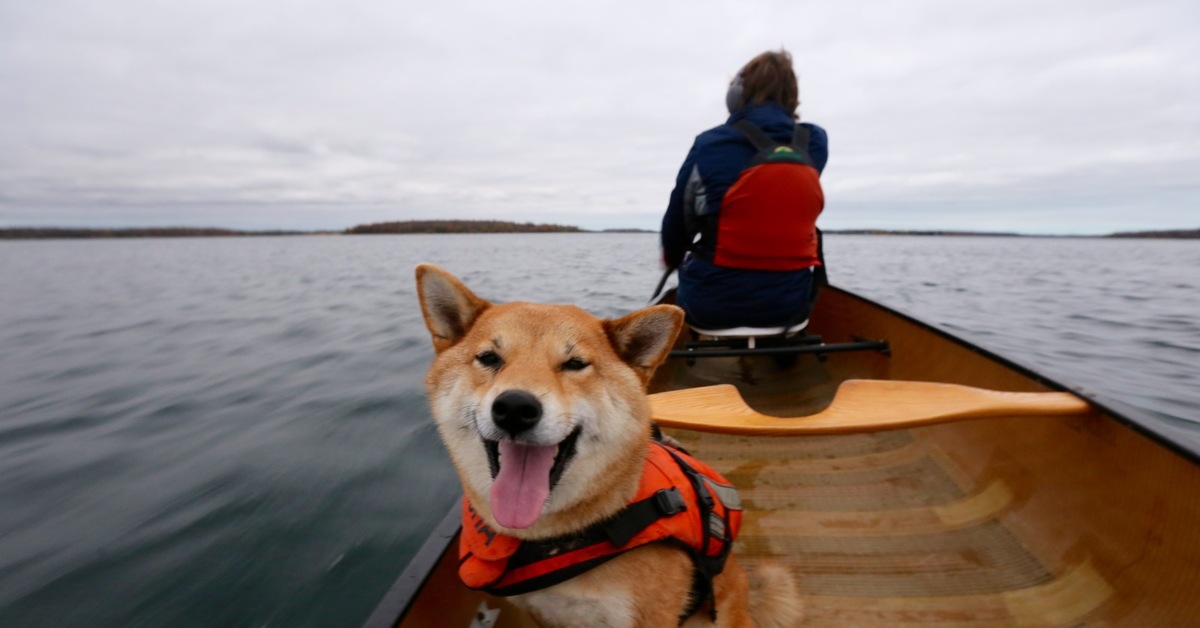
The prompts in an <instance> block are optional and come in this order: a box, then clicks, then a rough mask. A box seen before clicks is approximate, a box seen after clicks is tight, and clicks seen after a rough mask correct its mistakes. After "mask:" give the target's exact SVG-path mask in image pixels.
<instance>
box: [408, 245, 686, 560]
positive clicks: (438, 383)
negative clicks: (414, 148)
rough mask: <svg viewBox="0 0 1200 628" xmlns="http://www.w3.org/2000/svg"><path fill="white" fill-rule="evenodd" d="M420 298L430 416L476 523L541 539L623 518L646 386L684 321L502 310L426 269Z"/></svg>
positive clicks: (640, 455) (644, 424)
mask: <svg viewBox="0 0 1200 628" xmlns="http://www.w3.org/2000/svg"><path fill="white" fill-rule="evenodd" d="M417 291H418V294H419V295H420V300H421V312H422V313H423V314H424V315H425V324H426V326H427V327H428V328H429V333H430V334H431V335H432V336H433V346H434V349H435V351H436V352H437V357H436V358H435V359H434V362H433V365H432V366H431V367H430V369H429V375H428V377H427V378H426V386H427V388H428V390H429V399H430V405H431V406H432V409H433V414H434V417H435V418H436V420H437V423H438V430H439V432H440V433H441V436H442V439H443V441H445V443H446V447H447V449H448V450H449V452H450V456H451V459H452V460H453V461H454V464H455V467H456V468H457V469H458V472H459V475H460V476H461V478H462V481H463V487H464V489H465V490H466V493H467V497H468V499H469V500H470V501H471V503H472V504H473V505H474V506H475V508H476V509H477V510H478V511H479V512H480V514H482V515H483V516H484V518H485V519H487V520H489V521H490V522H492V523H495V524H498V525H499V526H500V527H501V528H503V529H506V530H508V531H510V533H514V534H515V535H517V536H522V533H521V532H522V531H524V530H526V529H530V530H531V531H535V530H536V532H535V533H532V534H529V535H528V536H541V535H542V534H541V533H543V532H544V533H547V534H552V533H558V532H551V530H559V531H561V530H560V529H561V528H562V527H563V526H567V527H568V528H569V527H571V526H575V527H582V526H581V525H580V524H581V523H582V524H583V525H586V523H589V522H590V521H586V520H589V519H594V518H597V517H600V516H604V515H607V514H611V512H605V511H609V510H611V511H612V512H615V510H616V509H618V508H620V507H621V506H622V505H623V504H624V502H625V500H627V499H629V498H630V497H631V496H632V490H633V489H635V488H636V484H637V480H636V478H637V477H639V476H640V473H641V461H642V460H643V459H644V456H645V443H646V439H647V437H648V430H649V406H648V404H647V401H646V395H645V387H646V383H647V382H648V381H649V379H650V376H651V375H652V374H653V373H654V369H655V368H656V367H657V366H658V365H659V364H660V363H661V362H662V361H663V360H664V359H665V358H666V355H667V352H668V351H669V350H670V348H671V345H672V343H673V342H674V340H675V336H676V335H677V334H678V333H679V329H680V327H681V326H682V324H683V312H682V310H680V309H679V308H677V307H675V306H671V305H659V306H654V307H648V308H645V309H643V310H639V311H637V312H634V313H632V314H629V315H627V316H624V317H622V318H618V319H614V320H601V319H598V318H596V317H594V316H592V315H590V314H588V313H587V312H584V311H583V310H581V309H579V308H577V307H574V306H570V305H542V304H534V303H507V304H499V305H496V304H491V303H489V302H487V301H485V300H483V299H481V298H479V297H477V296H475V294H473V293H472V292H471V291H470V290H469V289H467V287H466V286H464V285H463V283H462V282H461V281H459V280H458V279H457V278H456V277H454V276H453V275H451V274H450V273H447V272H446V271H444V270H442V269H440V268H438V267H437V266H433V265H429V264H421V265H419V266H417ZM614 493H621V494H614ZM625 493H628V494H625ZM535 525H536V526H537V528H536V529H535V528H534V526H535ZM514 531H515V532H514Z"/></svg>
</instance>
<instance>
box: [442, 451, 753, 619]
mask: <svg viewBox="0 0 1200 628" xmlns="http://www.w3.org/2000/svg"><path fill="white" fill-rule="evenodd" d="M741 510H742V506H741V501H740V498H739V497H738V494H737V490H736V489H734V487H733V486H732V485H730V484H729V482H728V481H727V480H725V478H723V477H721V475H720V474H718V473H717V472H716V471H714V470H713V469H712V468H711V467H709V466H708V465H706V464H704V463H703V462H700V461H699V460H696V459H695V458H692V457H691V456H689V455H688V454H687V453H685V452H683V451H680V450H678V449H676V448H674V447H671V446H669V445H666V444H663V443H660V442H658V441H651V442H650V445H649V450H648V452H647V455H646V465H645V470H644V471H643V473H642V479H641V483H640V484H639V486H638V491H637V494H636V495H635V496H634V498H633V501H631V502H630V503H629V505H627V506H626V507H625V509H624V510H622V511H621V512H620V513H618V514H617V515H615V516H614V517H612V518H610V519H608V520H606V521H602V522H600V523H597V524H595V525H592V526H590V527H588V528H587V529H585V530H582V531H580V532H577V533H574V534H570V535H567V536H562V537H556V538H551V539H542V540H538V541H521V540H520V539H517V538H514V537H510V536H505V535H503V534H499V533H497V532H495V531H494V530H492V529H491V528H490V527H488V525H487V524H486V523H484V521H483V519H482V518H481V517H480V516H479V515H478V513H476V512H475V510H474V508H472V507H471V505H470V504H469V503H468V502H467V500H466V499H465V498H464V499H463V526H462V535H461V537H460V543H459V559H460V562H459V568H458V575H459V578H461V579H462V581H463V583H464V584H466V585H467V586H468V587H470V588H472V589H482V590H484V591H487V592H488V593H491V594H493V595H502V596H504V595H517V594H521V593H528V592H530V591H536V590H538V589H543V588H545V587H549V586H553V585H555V584H558V583H560V582H563V581H565V580H567V579H570V578H572V577H574V576H576V575H579V574H581V573H583V572H585V571H588V570H589V569H592V568H593V567H596V566H598V565H600V564H602V563H604V562H606V561H608V560H611V559H613V558H616V557H617V556H619V555H620V554H622V553H624V552H628V551H629V550H631V549H634V548H636V547H640V546H642V545H646V544H647V543H656V542H664V543H669V544H671V545H674V546H676V547H679V548H681V549H683V550H684V551H686V552H687V553H688V555H689V556H691V558H692V562H693V564H694V565H695V567H696V570H695V583H696V586H694V595H693V606H692V608H690V609H689V610H688V612H687V613H686V614H685V617H686V616H687V615H690V614H691V613H692V612H695V610H696V608H698V607H699V606H700V605H701V604H702V603H703V602H704V601H705V600H706V599H708V598H710V597H711V595H712V579H713V578H714V577H715V576H716V575H717V574H719V573H721V570H722V569H724V567H725V559H726V558H727V557H728V556H729V551H730V548H731V546H732V545H733V540H734V538H735V537H736V536H737V532H738V529H739V528H740V527H741V522H742V512H741ZM697 589H698V590H697ZM695 594H698V595H695ZM714 612H715V611H714Z"/></svg>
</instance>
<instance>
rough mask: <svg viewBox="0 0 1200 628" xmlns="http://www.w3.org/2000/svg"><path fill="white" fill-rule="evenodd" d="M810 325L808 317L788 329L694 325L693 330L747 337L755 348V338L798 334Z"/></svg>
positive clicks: (724, 335)
mask: <svg viewBox="0 0 1200 628" xmlns="http://www.w3.org/2000/svg"><path fill="white" fill-rule="evenodd" d="M806 327H808V319H804V321H803V322H800V323H796V324H795V325H791V326H789V327H788V328H787V329H784V328H783V327H728V328H725V329H701V328H699V327H696V326H694V325H693V326H692V331H693V332H695V333H697V334H700V335H701V336H710V337H712V338H745V339H746V346H747V347H748V348H750V349H753V348H754V340H755V339H756V338H764V337H767V336H783V335H789V334H796V333H799V332H802V331H804V328H806Z"/></svg>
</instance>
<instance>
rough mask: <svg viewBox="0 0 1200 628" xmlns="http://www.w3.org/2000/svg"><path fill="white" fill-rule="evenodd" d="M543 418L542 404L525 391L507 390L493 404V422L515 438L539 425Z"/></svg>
mask: <svg viewBox="0 0 1200 628" xmlns="http://www.w3.org/2000/svg"><path fill="white" fill-rule="evenodd" d="M541 418H542V402H540V401H538V400H537V397H534V396H533V395H531V394H529V393H527V392H525V391H524V390H506V391H504V392H502V393H500V396H498V397H496V400H495V401H493V402H492V421H494V422H495V423H496V426H497V427H499V428H500V429H502V430H504V431H505V432H508V433H509V434H511V435H513V436H516V435H517V434H520V433H521V432H524V431H525V430H527V429H529V428H531V427H533V426H535V425H537V422H538V421H540V420H541Z"/></svg>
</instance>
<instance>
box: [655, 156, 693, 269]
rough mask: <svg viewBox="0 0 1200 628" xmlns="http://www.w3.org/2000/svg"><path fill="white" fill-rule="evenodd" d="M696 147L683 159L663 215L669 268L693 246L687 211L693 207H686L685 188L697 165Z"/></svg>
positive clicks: (661, 236) (664, 258) (679, 262)
mask: <svg viewBox="0 0 1200 628" xmlns="http://www.w3.org/2000/svg"><path fill="white" fill-rule="evenodd" d="M694 152H695V148H694V147H693V149H692V150H691V151H688V156H687V158H686V159H684V160H683V166H682V167H681V168H680V169H679V174H678V175H677V176H676V177H675V189H673V190H671V198H670V200H669V201H668V202H667V213H666V214H664V215H663V220H662V234H661V235H660V239H661V241H662V250H663V262H664V263H666V265H667V268H673V267H675V266H678V265H679V264H681V263H682V262H683V256H684V254H685V253H687V249H688V247H689V246H691V244H692V243H691V241H690V239H689V237H688V236H689V235H690V234H689V233H688V226H687V217H686V212H687V211H689V210H690V209H691V208H689V207H685V205H686V203H685V194H684V190H686V189H687V185H688V177H689V176H690V175H691V172H692V168H694V167H695V159H694V158H693V153H694Z"/></svg>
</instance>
